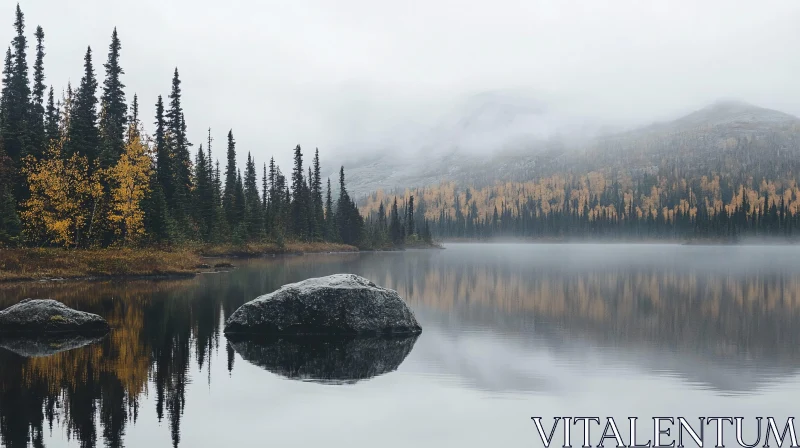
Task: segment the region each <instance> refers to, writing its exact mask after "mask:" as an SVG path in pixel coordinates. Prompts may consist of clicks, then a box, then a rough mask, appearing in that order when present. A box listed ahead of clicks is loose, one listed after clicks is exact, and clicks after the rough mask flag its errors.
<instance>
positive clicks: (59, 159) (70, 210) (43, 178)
mask: <svg viewBox="0 0 800 448" xmlns="http://www.w3.org/2000/svg"><path fill="white" fill-rule="evenodd" d="M63 145H64V139H63V138H62V139H60V140H59V141H57V142H55V143H54V144H53V145H51V146H50V148H48V150H47V152H46V154H45V156H44V157H43V158H42V160H37V159H35V158H33V157H30V156H29V157H26V158H25V162H24V164H23V174H25V176H26V177H27V180H28V185H29V186H30V197H29V198H28V199H27V200H26V201H25V202H24V204H23V206H24V210H23V212H22V221H23V225H24V226H25V231H26V233H27V236H28V238H29V239H32V240H37V241H49V242H52V243H55V244H59V245H63V246H65V247H71V246H72V247H78V246H79V245H81V244H82V243H83V244H85V243H86V242H88V241H90V239H91V236H92V228H93V226H94V225H95V219H96V216H95V214H96V211H97V209H98V204H99V202H100V201H101V200H102V197H103V187H102V185H101V183H100V178H101V172H100V170H99V169H94V170H91V171H90V169H89V162H88V160H87V159H86V157H83V156H80V155H78V154H73V155H72V156H71V157H69V158H66V159H65V158H64V157H63Z"/></svg>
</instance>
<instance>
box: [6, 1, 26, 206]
mask: <svg viewBox="0 0 800 448" xmlns="http://www.w3.org/2000/svg"><path fill="white" fill-rule="evenodd" d="M14 29H15V31H16V36H14V39H13V40H12V47H13V53H12V51H11V49H9V51H8V53H7V54H6V64H5V68H4V73H8V74H7V75H6V79H5V80H4V81H5V82H4V84H5V85H4V88H3V103H4V104H3V109H4V111H3V116H4V117H3V129H2V130H3V136H2V137H3V142H4V146H5V152H6V155H7V156H9V157H11V160H12V161H13V163H14V164H15V165H16V166H19V162H20V159H21V158H22V157H23V156H25V155H27V154H30V148H29V146H30V141H29V113H30V97H31V89H30V87H29V80H28V62H27V48H28V43H27V39H26V38H25V16H24V15H23V14H22V10H21V9H20V7H19V4H17V11H16V20H15V21H14ZM15 184H16V185H17V188H16V193H15V196H16V198H17V200H20V199H21V197H22V194H23V192H24V190H25V189H24V188H22V183H15Z"/></svg>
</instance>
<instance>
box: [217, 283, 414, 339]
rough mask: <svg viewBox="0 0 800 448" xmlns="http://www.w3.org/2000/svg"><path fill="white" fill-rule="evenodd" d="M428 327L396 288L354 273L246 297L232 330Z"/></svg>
mask: <svg viewBox="0 0 800 448" xmlns="http://www.w3.org/2000/svg"><path fill="white" fill-rule="evenodd" d="M421 331H422V329H421V328H420V326H419V324H418V323H417V319H416V318H415V317H414V313H413V312H412V311H411V310H410V309H409V308H408V306H406V304H405V302H403V299H401V298H400V296H399V295H397V292H396V291H393V290H391V289H386V288H381V287H380V286H376V285H375V284H374V283H372V282H371V281H369V280H367V279H365V278H363V277H359V276H357V275H353V274H336V275H330V276H328V277H321V278H311V279H308V280H304V281H302V282H298V283H291V284H288V285H284V286H282V287H281V288H280V289H278V290H277V291H275V292H273V293H270V294H267V295H263V296H261V297H258V298H257V299H255V300H253V301H251V302H248V303H245V304H244V305H242V306H241V307H240V308H239V309H238V310H236V311H235V312H234V313H233V314H232V315H231V316H230V318H228V320H227V322H226V323H225V333H228V334H237V333H238V334H242V333H245V334H259V335H313V334H324V335H401V334H418V333H420V332H421Z"/></svg>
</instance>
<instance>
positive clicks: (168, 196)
mask: <svg viewBox="0 0 800 448" xmlns="http://www.w3.org/2000/svg"><path fill="white" fill-rule="evenodd" d="M154 124H155V125H156V134H155V145H156V172H157V174H156V177H157V179H158V183H159V184H160V185H161V187H160V188H159V191H160V192H161V194H162V195H163V196H164V201H166V203H167V204H170V203H171V202H172V195H173V192H174V190H175V188H174V186H173V175H172V157H171V155H170V153H169V147H168V146H167V125H166V121H165V120H164V101H163V100H162V99H161V95H159V96H158V101H156V121H155V123H154Z"/></svg>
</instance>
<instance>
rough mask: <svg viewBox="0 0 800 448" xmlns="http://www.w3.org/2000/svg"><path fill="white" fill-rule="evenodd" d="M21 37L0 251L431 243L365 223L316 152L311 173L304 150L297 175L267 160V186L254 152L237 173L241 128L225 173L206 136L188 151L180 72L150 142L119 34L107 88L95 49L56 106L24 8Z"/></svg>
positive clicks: (7, 135)
mask: <svg viewBox="0 0 800 448" xmlns="http://www.w3.org/2000/svg"><path fill="white" fill-rule="evenodd" d="M14 29H15V31H16V36H15V37H14V38H13V40H12V42H11V45H10V47H9V48H8V50H7V52H6V55H5V64H4V66H3V79H2V93H1V94H0V95H1V96H0V247H2V246H7V247H10V246H63V247H73V248H86V247H121V246H149V245H159V246H162V245H175V244H184V243H187V242H202V243H214V244H216V243H234V244H244V243H247V242H252V241H273V242H277V243H279V244H283V242H284V241H286V240H293V241H308V242H315V241H320V242H321V241H326V242H341V243H345V244H351V245H356V246H360V247H366V248H391V247H395V246H402V245H403V244H405V241H406V238H407V237H409V238H412V239H418V240H424V239H427V240H428V241H430V234H429V233H428V234H427V236H426V235H424V234H422V232H421V231H422V229H425V228H426V225H425V223H424V222H421V223H419V224H418V225H416V226H415V225H413V224H411V223H408V224H406V225H405V226H403V230H402V231H401V230H400V227H401V225H402V223H401V218H400V217H399V216H397V215H396V214H395V215H392V217H391V219H389V220H383V221H380V222H378V221H372V220H367V221H366V222H365V220H364V218H363V217H362V216H361V215H360V213H359V210H358V208H357V207H356V205H355V202H354V201H353V200H352V199H351V198H350V195H349V194H348V192H347V189H346V186H345V175H344V168H342V169H341V170H340V172H339V183H338V191H333V190H332V188H331V182H330V179H327V185H323V179H322V178H321V176H320V162H319V150H317V151H315V152H314V157H313V161H312V163H311V164H310V166H308V167H307V171H306V168H305V167H304V164H303V152H302V150H301V148H300V146H299V145H298V146H297V147H296V148H295V149H294V166H293V168H292V172H291V174H290V175H289V177H287V176H286V175H284V174H283V173H282V172H281V169H280V167H278V166H277V165H276V164H275V162H274V159H271V160H270V161H269V163H268V164H267V163H264V164H263V165H262V167H261V179H260V182H259V180H258V173H257V169H258V168H257V164H256V161H255V160H254V159H253V158H252V157H251V156H250V154H249V153H248V156H247V163H246V165H245V167H244V172H242V170H241V169H240V168H239V167H237V166H236V151H237V148H236V141H235V139H234V136H233V131H229V132H228V134H227V147H226V153H225V167H224V169H222V168H221V167H220V163H219V160H216V161H214V154H213V153H212V142H213V139H212V137H211V130H210V129H209V130H208V138H207V141H206V142H205V147H204V146H203V144H200V145H199V146H198V147H197V150H196V151H195V152H194V154H192V152H191V151H190V148H191V147H192V146H193V144H192V143H190V142H189V140H188V138H187V123H186V120H185V118H184V112H183V108H182V91H181V80H180V76H179V74H178V69H177V68H176V69H175V72H174V75H173V78H172V90H171V92H170V93H169V95H168V97H167V98H166V99H164V98H162V97H161V96H159V97H158V99H157V100H156V101H155V116H154V125H155V134H154V135H152V136H149V135H146V134H145V133H144V131H143V127H142V117H141V115H140V106H139V99H138V97H137V96H136V95H135V94H134V96H133V99H132V101H131V103H130V106H129V105H128V103H127V101H126V94H125V84H124V83H123V80H122V78H123V75H124V74H125V71H124V70H123V68H122V65H121V62H120V54H121V50H122V44H121V40H120V38H119V36H118V34H117V30H116V28H115V29H114V31H113V33H112V35H111V43H110V45H109V47H108V59H107V62H106V63H105V64H103V68H104V69H105V79H104V80H103V83H102V85H99V84H98V80H97V78H96V77H95V69H94V64H93V62H92V61H93V59H92V58H93V53H92V49H91V47H89V48H87V50H86V55H85V57H84V73H83V77H82V78H81V80H80V85H78V86H77V87H75V88H73V86H71V85H68V86H67V89H66V91H65V92H63V94H62V97H61V99H60V100H58V101H56V100H55V98H54V96H55V94H54V91H53V88H52V87H49V89H48V88H47V86H46V84H45V70H44V66H45V64H44V61H45V34H44V31H43V30H42V28H41V27H37V28H36V31H35V33H34V37H35V42H36V44H35V50H36V51H35V61H34V63H33V67H32V70H33V78H32V79H30V78H29V64H28V59H27V57H28V55H27V49H28V40H27V37H26V35H25V19H24V15H23V13H22V11H21V9H20V7H19V5H17V9H16V18H15V21H14ZM98 94H99V98H98ZM334 198H335V199H334ZM395 212H396V211H395ZM406 216H407V215H406ZM406 216H404V217H403V218H402V220H403V222H405V219H406ZM411 216H412V217H413V212H412V214H411ZM412 219H413V218H412ZM390 227H391V228H390ZM417 228H419V229H420V232H416V231H415V229H417ZM390 232H393V233H391V234H392V235H394V238H390ZM401 233H402V234H401Z"/></svg>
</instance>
